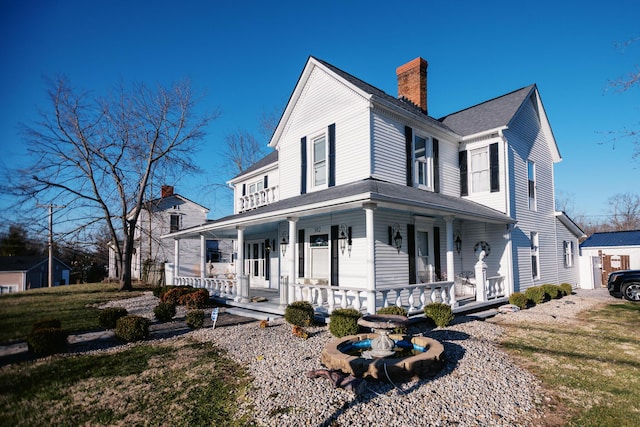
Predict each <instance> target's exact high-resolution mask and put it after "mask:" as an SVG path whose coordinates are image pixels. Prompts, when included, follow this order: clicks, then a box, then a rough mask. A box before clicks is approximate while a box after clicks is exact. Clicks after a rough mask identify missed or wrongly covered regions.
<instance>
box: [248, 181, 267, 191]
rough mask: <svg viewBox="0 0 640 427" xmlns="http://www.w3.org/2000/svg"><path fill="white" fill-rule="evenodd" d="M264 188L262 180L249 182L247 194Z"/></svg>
mask: <svg viewBox="0 0 640 427" xmlns="http://www.w3.org/2000/svg"><path fill="white" fill-rule="evenodd" d="M263 188H264V181H263V180H260V181H256V182H252V183H251V184H249V194H253V193H257V192H258V191H261V190H262V189H263Z"/></svg>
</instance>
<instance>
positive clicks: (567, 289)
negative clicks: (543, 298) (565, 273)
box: [560, 283, 573, 297]
mask: <svg viewBox="0 0 640 427" xmlns="http://www.w3.org/2000/svg"><path fill="white" fill-rule="evenodd" d="M560 292H561V293H562V296H563V297H566V296H567V295H571V294H572V293H573V286H571V283H561V284H560Z"/></svg>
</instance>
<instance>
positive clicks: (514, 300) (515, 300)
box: [509, 292, 529, 310]
mask: <svg viewBox="0 0 640 427" xmlns="http://www.w3.org/2000/svg"><path fill="white" fill-rule="evenodd" d="M528 303H529V299H528V298H527V297H526V295H525V294H523V293H522V292H514V293H512V294H511V295H510V296H509V304H513V305H515V306H518V307H519V308H520V309H521V310H524V309H525V308H527V304H528Z"/></svg>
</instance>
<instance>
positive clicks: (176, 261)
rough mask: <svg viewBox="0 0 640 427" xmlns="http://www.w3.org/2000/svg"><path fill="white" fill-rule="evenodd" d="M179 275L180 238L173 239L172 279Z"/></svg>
mask: <svg viewBox="0 0 640 427" xmlns="http://www.w3.org/2000/svg"><path fill="white" fill-rule="evenodd" d="M178 276H180V239H173V280H174V281H175V280H176V277H178Z"/></svg>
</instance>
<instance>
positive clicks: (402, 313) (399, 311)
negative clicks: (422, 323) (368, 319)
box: [376, 305, 407, 317]
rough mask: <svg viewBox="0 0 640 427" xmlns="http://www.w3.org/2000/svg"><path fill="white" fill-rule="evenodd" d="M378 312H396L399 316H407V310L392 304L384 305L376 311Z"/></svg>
mask: <svg viewBox="0 0 640 427" xmlns="http://www.w3.org/2000/svg"><path fill="white" fill-rule="evenodd" d="M376 314H395V315H398V316H404V317H407V310H405V309H404V308H402V307H398V306H397V305H390V306H389V307H383V308H381V309H380V310H378V311H376Z"/></svg>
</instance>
